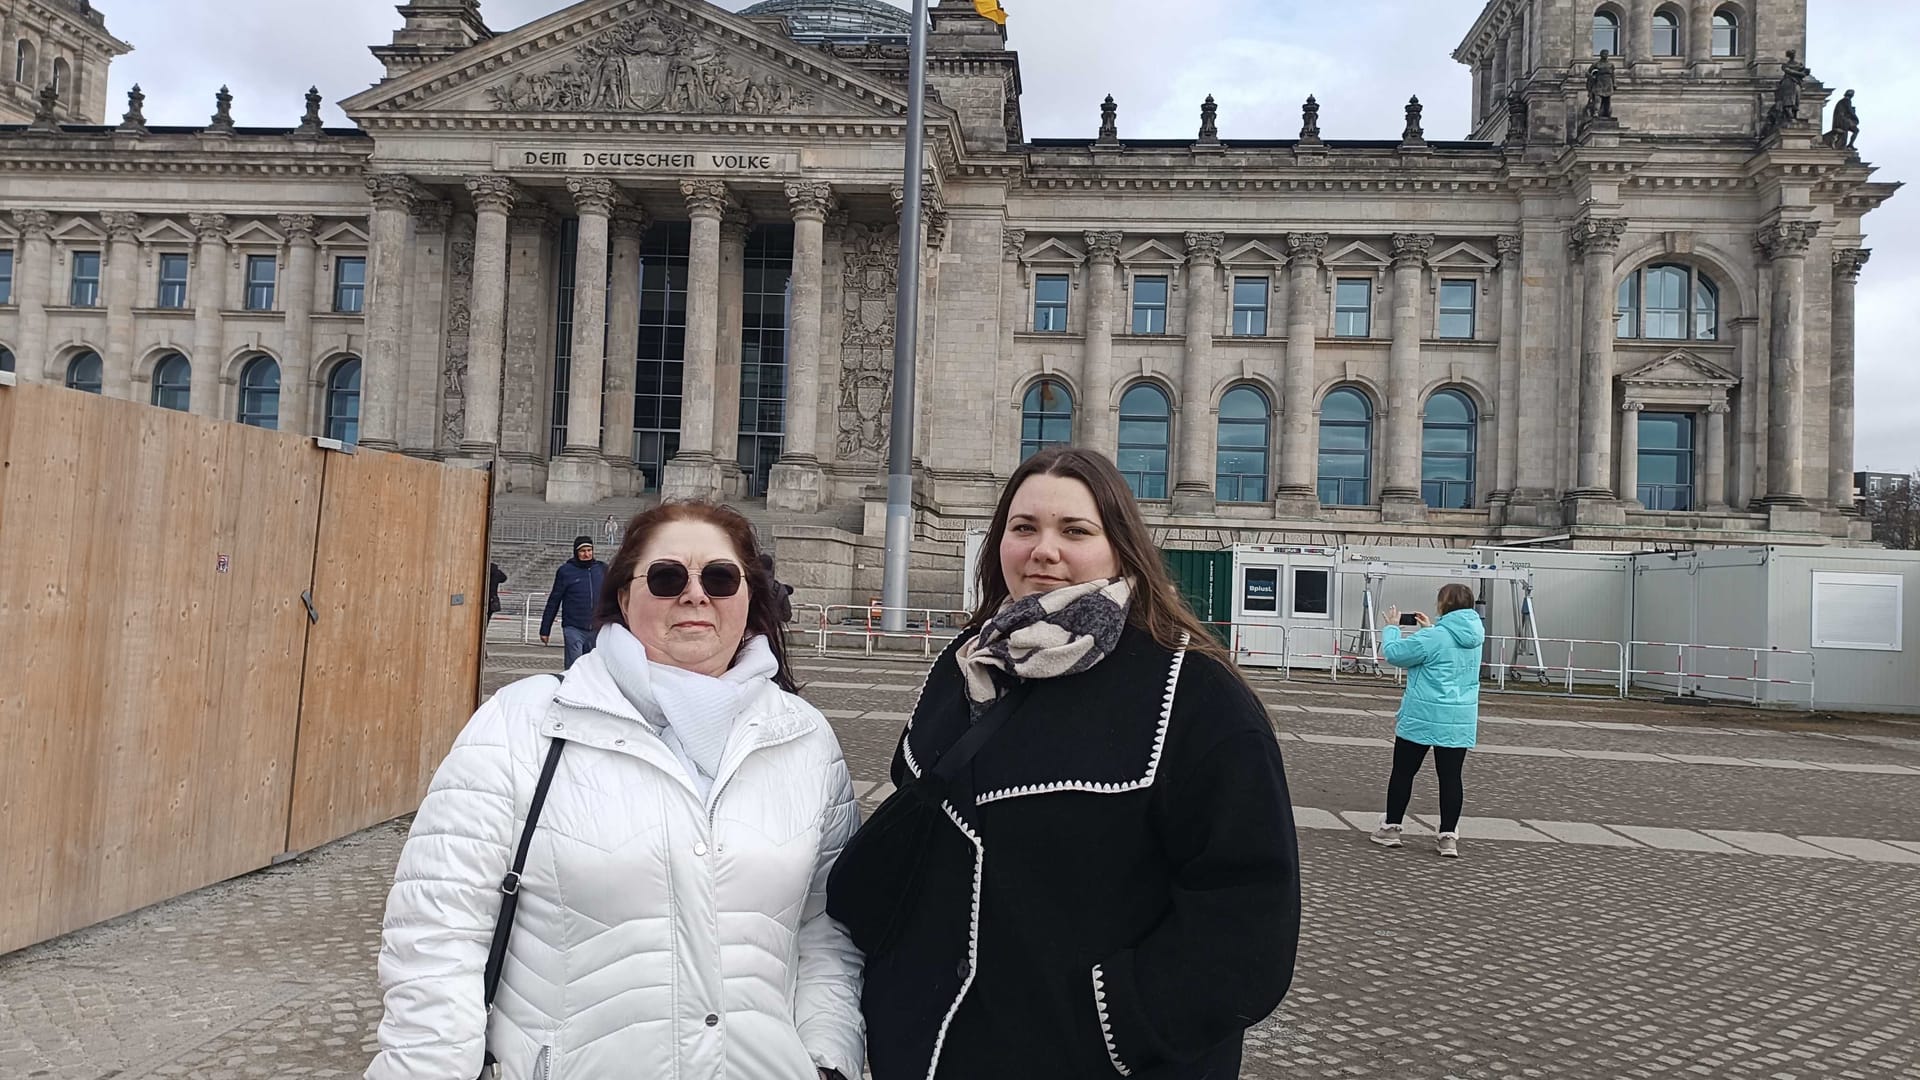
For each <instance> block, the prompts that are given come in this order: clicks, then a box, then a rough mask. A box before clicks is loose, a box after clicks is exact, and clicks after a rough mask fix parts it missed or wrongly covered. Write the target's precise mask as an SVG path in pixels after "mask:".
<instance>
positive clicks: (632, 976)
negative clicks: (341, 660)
mask: <svg viewBox="0 0 1920 1080" xmlns="http://www.w3.org/2000/svg"><path fill="white" fill-rule="evenodd" d="M548 736H558V737H560V738H564V739H566V740H568V742H569V745H568V746H567V748H566V749H565V750H564V751H563V752H562V754H561V757H560V764H559V770H558V772H556V773H555V775H554V780H553V786H552V788H551V790H550V791H549V792H548V795H547V803H546V806H545V808H544V809H543V810H542V811H541V815H540V821H539V824H538V827H537V828H536V829H535V830H534V839H533V847H532V850H531V852H530V853H529V855H528V858H527V866H526V872H525V874H524V876H523V879H522V882H521V885H520V893H519V895H520V904H519V915H518V917H517V918H516V920H515V925H514V930H513V938H512V945H511V947H510V949H509V952H508V958H507V962H506V967H505V969H504V976H503V978H502V980H501V984H500V990H499V993H498V995H497V996H496V998H495V1000H494V1009H493V1015H492V1017H491V1018H489V1017H487V1016H486V1015H485V1013H484V1010H483V1007H482V1004H481V990H482V987H481V982H482V972H483V970H484V969H485V966H486V960H487V947H488V943H489V942H490V940H491V939H492V935H493V927H494V921H495V917H496V915H497V914H498V913H499V910H500V881H501V878H503V877H504V876H505V875H506V873H507V870H508V869H509V867H510V865H511V862H512V858H513V848H514V845H515V843H516V842H517V840H518V838H519V835H520V830H521V825H522V824H523V823H524V822H525V820H526V815H527V807H528V804H529V803H530V802H531V801H532V797H533V789H534V785H535V783H536V782H537V781H538V779H539V775H540V767H541V765H542V763H543V761H544V759H545V757H546V753H547V748H548V746H549V745H550V739H549V738H548ZM856 815H857V810H856V807H855V804H854V798H853V785H852V783H851V782H850V781H849V779H848V776H847V767H846V762H845V761H844V760H843V759H842V758H841V755H840V744H839V741H838V740H837V739H835V738H834V735H833V730H832V729H831V728H830V727H828V726H827V723H826V721H825V719H824V718H822V717H821V715H820V713H819V712H818V711H817V710H816V709H814V708H813V707H812V706H811V705H808V704H807V703H806V702H805V701H802V700H801V699H800V698H799V697H797V696H795V695H793V694H789V693H786V692H784V691H782V690H781V689H780V688H779V687H777V686H775V685H774V684H773V683H772V682H771V681H770V680H766V679H760V680H757V681H756V682H755V683H754V684H752V686H751V688H750V689H749V690H748V692H747V695H746V704H745V708H744V709H743V711H742V712H741V714H740V716H739V718H738V719H737V720H736V721H735V723H734V726H733V729H732V733H731V735H730V736H729V739H728V743H727V749H726V753H725V755H724V757H723V759H722V763H721V767H720V771H719V773H718V774H717V775H716V777H715V781H714V785H713V789H712V791H711V793H710V795H709V797H708V798H707V799H706V800H705V801H704V803H703V801H702V800H701V798H700V797H699V796H698V795H697V794H696V793H695V789H694V787H693V785H692V783H691V782H690V781H689V780H688V779H687V776H686V772H685V770H684V769H683V767H682V766H681V765H680V763H679V762H678V761H677V760H676V759H675V758H674V756H673V754H672V753H671V752H670V751H669V750H668V748H667V746H666V744H664V743H663V742H662V741H661V739H660V738H659V736H658V735H657V734H656V729H655V728H653V727H652V726H651V725H649V724H648V723H647V722H646V721H645V720H644V719H643V718H642V717H641V715H640V713H639V712H638V711H637V710H635V709H634V707H633V706H632V705H631V704H629V703H628V701H627V699H626V698H625V697H624V696H623V695H622V694H621V692H620V690H619V689H618V688H617V687H616V686H615V685H614V682H613V678H612V676H611V675H609V674H608V671H607V668H606V666H605V665H604V664H603V663H602V662H601V658H600V656H599V655H598V654H594V653H589V654H588V655H587V656H585V657H582V658H581V659H580V660H579V662H577V663H576V664H574V666H573V668H572V670H570V671H569V672H568V673H567V675H566V676H565V678H564V680H561V679H556V678H554V677H553V676H551V675H546V676H539V677H536V678H531V679H526V680H523V681H521V682H518V683H515V684H513V685H512V686H509V687H507V688H506V689H504V690H502V691H500V693H499V694H497V695H496V696H495V697H494V698H493V700H492V701H489V702H488V703H487V704H486V705H484V706H483V707H482V708H481V709H480V711H479V712H478V713H476V714H474V717H473V719H472V721H471V722H469V723H468V724H467V727H466V730H465V731H463V732H461V734H460V737H459V739H458V740H457V741H456V742H455V743H454V746H453V750H452V751H451V752H450V753H449V754H448V755H447V759H446V761H445V762H444V763H443V764H442V765H441V766H440V769H439V771H438V772H437V773H435V774H434V778H433V784H432V786H431V788H430V789H429V791H428V793H427V797H426V800H425V801H424V802H423V803H422V804H421V806H420V811H419V815H418V816H417V817H416V818H415V820H414V823H413V831H412V833H411V835H409V837H408V839H407V844H406V848H405V850H404V851H403V852H402V853H401V856H400V867H399V870H398V872H397V874H396V876H395V882H394V887H393V893H392V895H391V897H390V898H389V899H388V902H387V918H386V931H385V935H384V937H383V943H382V948H381V950H380V983H381V986H382V987H383V988H384V990H385V993H386V1015H385V1017H384V1019H382V1020H381V1022H380V1034H379V1039H380V1054H379V1056H378V1057H377V1058H375V1059H374V1061H373V1064H372V1065H371V1066H370V1067H369V1068H368V1070H367V1077H368V1078H369V1080H401V1078H407V1080H469V1078H471V1077H474V1076H476V1075H477V1074H478V1073H479V1072H480V1069H481V1061H482V1055H483V1052H484V1051H485V1050H487V1049H491V1050H492V1052H493V1054H494V1055H495V1057H497V1058H498V1059H499V1062H500V1067H501V1072H502V1075H503V1076H505V1077H508V1078H511V1080H610V1078H614V1077H626V1076H648V1077H661V1078H673V1080H721V1078H725V1080H815V1077H816V1075H817V1074H816V1070H817V1069H822V1068H825V1069H838V1070H839V1071H840V1072H841V1073H842V1074H843V1075H845V1076H847V1077H850V1078H855V1080H857V1078H858V1077H859V1076H860V1074H861V1068H862V1063H863V1059H864V1031H863V1029H862V1024H861V1019H860V970H861V963H862V961H861V956H860V953H859V951H858V950H856V949H855V948H854V946H853V943H852V942H851V941H849V940H848V938H847V935H846V933H845V931H844V930H842V929H841V928H840V926H839V924H837V923H835V922H834V921H833V920H831V919H829V918H828V917H827V915H826V911H825V908H826V887H827V874H828V871H829V870H830V869H831V868H832V866H833V861H834V859H835V858H837V857H838V856H839V853H840V850H841V848H843V847H844V846H845V845H846V842H847V840H848V838H849V837H851V836H852V835H853V831H854V827H855V825H856V823H857V822H856V820H855V819H856Z"/></svg>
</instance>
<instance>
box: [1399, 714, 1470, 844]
mask: <svg viewBox="0 0 1920 1080" xmlns="http://www.w3.org/2000/svg"><path fill="white" fill-rule="evenodd" d="M1428 750H1432V751H1433V771H1434V772H1435V773H1437V774H1439V777H1440V831H1441V832H1454V831H1456V830H1458V829H1459V828H1460V806H1461V804H1462V803H1463V802H1465V801H1466V794H1465V793H1464V792H1463V791H1462V790H1461V788H1460V768H1461V766H1463V765H1465V764H1466V762H1467V748H1466V747H1464V746H1428V745H1427V744H1426V743H1417V742H1408V741H1407V740H1405V739H1402V738H1398V737H1395V738H1394V740H1393V778H1392V779H1391V780H1389V781H1387V822H1386V823H1387V824H1389V825H1398V824H1400V821H1401V819H1402V818H1404V817H1406V815H1407V802H1408V801H1409V800H1410V799H1412V798H1413V778H1414V777H1415V776H1416V775H1418V774H1419V772H1420V765H1421V763H1422V762H1424V761H1426V760H1427V751H1428Z"/></svg>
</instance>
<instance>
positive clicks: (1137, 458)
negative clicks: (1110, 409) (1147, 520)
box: [1114, 383, 1173, 499]
mask: <svg viewBox="0 0 1920 1080" xmlns="http://www.w3.org/2000/svg"><path fill="white" fill-rule="evenodd" d="M1172 417H1173V409H1172V406H1171V405H1169V404H1168V402H1167V395H1166V394H1164V393H1162V392H1161V390H1160V388H1159V387H1157V386H1154V385H1152V384H1150V383H1141V384H1140V385H1138V386H1136V387H1134V388H1133V389H1131V390H1129V391H1127V396H1125V397H1123V398H1121V399H1120V447H1119V449H1120V453H1119V454H1118V455H1117V456H1116V457H1115V458H1114V461H1115V463H1116V464H1118V465H1119V466H1120V474H1121V475H1122V476H1125V477H1126V478H1127V486H1128V487H1130V488H1132V489H1133V497H1134V498H1136V499H1164V498H1166V497H1167V437H1168V434H1169V433H1170V431H1171V428H1172V426H1173V425H1172Z"/></svg>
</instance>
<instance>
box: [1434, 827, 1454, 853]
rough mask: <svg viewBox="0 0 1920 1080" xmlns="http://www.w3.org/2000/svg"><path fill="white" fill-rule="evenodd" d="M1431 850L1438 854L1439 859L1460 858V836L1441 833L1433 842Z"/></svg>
mask: <svg viewBox="0 0 1920 1080" xmlns="http://www.w3.org/2000/svg"><path fill="white" fill-rule="evenodd" d="M1433 850H1434V851H1436V852H1438V853H1439V854H1440V857H1441V858H1445V859H1457V858H1459V857H1460V834H1459V833H1450V832H1443V833H1441V834H1440V837H1439V839H1437V840H1435V841H1434V845H1433Z"/></svg>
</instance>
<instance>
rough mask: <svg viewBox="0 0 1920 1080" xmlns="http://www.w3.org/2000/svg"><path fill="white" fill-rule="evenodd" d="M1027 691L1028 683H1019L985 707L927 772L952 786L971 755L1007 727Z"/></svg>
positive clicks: (972, 756)
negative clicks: (978, 716) (1003, 727)
mask: <svg viewBox="0 0 1920 1080" xmlns="http://www.w3.org/2000/svg"><path fill="white" fill-rule="evenodd" d="M1030 688H1031V685H1030V683H1029V682H1028V681H1027V680H1025V679H1022V680H1020V681H1019V682H1016V683H1014V685H1012V686H1010V687H1008V688H1007V691H1006V692H1005V693H1003V694H1001V695H1000V697H999V698H998V699H996V700H995V701H994V703H993V704H991V705H989V706H987V710H986V712H984V713H982V714H981V715H980V718H979V719H978V720H975V721H974V722H973V723H972V724H971V725H970V726H969V727H968V728H967V730H966V731H965V732H962V733H961V735H960V737H959V738H958V739H956V740H954V743H953V746H952V747H950V748H949V749H948V750H947V752H946V753H944V754H941V755H940V760H938V761H936V762H934V763H933V768H932V769H930V770H928V771H929V772H930V773H931V774H932V775H933V777H934V778H935V779H937V780H939V781H940V782H941V783H942V784H952V783H953V781H954V778H955V777H957V776H959V775H960V770H961V769H964V768H966V767H967V764H968V763H969V762H971V761H972V760H973V758H974V755H975V754H978V753H979V752H980V750H981V748H982V747H984V746H986V745H987V742H988V740H990V739H992V738H993V736H994V735H995V733H997V732H998V731H999V730H1000V728H1001V727H1002V726H1004V725H1005V724H1006V722H1007V718H1008V717H1010V716H1012V715H1013V714H1014V712H1015V711H1016V710H1018V709H1019V708H1020V703H1021V702H1022V701H1024V700H1026V696H1027V691H1028V690H1029V689H1030Z"/></svg>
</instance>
